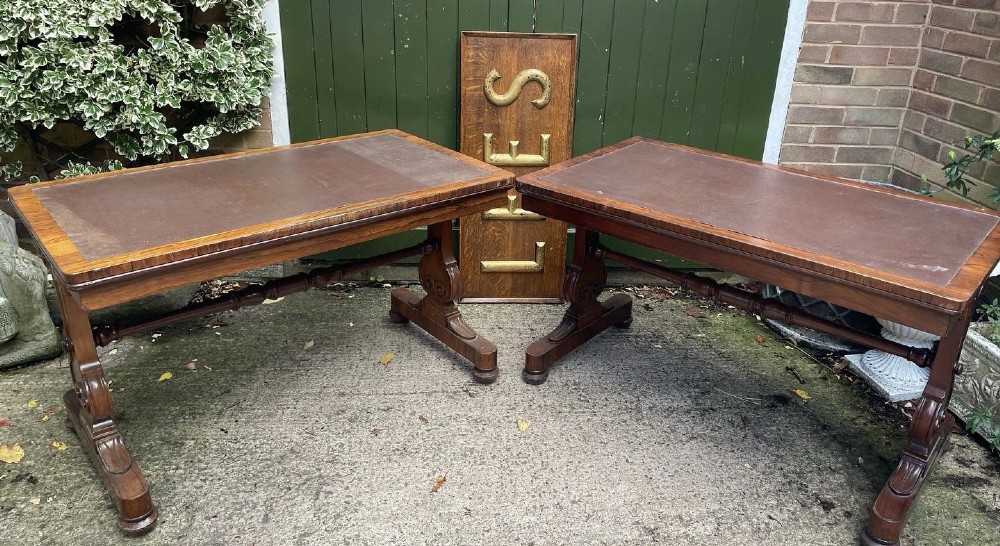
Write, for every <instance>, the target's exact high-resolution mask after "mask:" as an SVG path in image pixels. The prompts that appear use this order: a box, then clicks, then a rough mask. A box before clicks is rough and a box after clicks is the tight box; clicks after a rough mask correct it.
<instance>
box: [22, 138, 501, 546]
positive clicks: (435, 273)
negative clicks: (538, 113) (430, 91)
mask: <svg viewBox="0 0 1000 546" xmlns="http://www.w3.org/2000/svg"><path fill="white" fill-rule="evenodd" d="M380 134H388V135H395V136H397V137H401V138H403V139H406V140H408V141H409V142H411V143H416V144H418V145H420V146H423V147H425V148H428V149H431V150H434V151H436V152H438V153H440V154H444V155H447V156H450V157H453V158H455V159H457V160H459V161H460V162H461V163H462V164H465V165H469V166H474V167H476V168H478V169H481V170H482V172H483V175H482V176H479V177H477V178H474V179H469V180H462V181H459V182H454V183H450V184H445V185H442V186H438V187H433V188H430V189H427V190H421V191H418V192H415V193H409V194H403V195H399V196H394V197H387V198H383V199H379V200H376V201H374V202H371V201H369V202H363V203H355V204H350V205H346V206H343V207H338V208H337V209H335V210H324V211H317V212H315V213H310V214H307V215H303V216H299V217H293V218H286V219H283V220H280V221H276V222H270V223H267V224H263V225H257V226H252V227H250V228H243V229H239V230H234V231H232V232H226V233H218V234H215V235H212V236H209V237H202V238H199V239H196V240H187V241H180V242H178V243H176V244H170V245H166V246H162V247H155V248H146V249H141V250H139V251H135V252H129V253H125V254H119V255H114V256H111V257H108V258H100V259H93V260H87V259H85V258H84V257H83V256H82V255H81V253H80V252H79V251H78V250H77V249H76V248H75V247H74V245H73V244H72V242H71V241H70V238H69V237H68V235H67V234H66V232H64V231H63V229H62V228H61V227H60V225H59V224H58V222H57V221H56V219H55V218H53V216H52V214H51V213H50V211H49V210H48V209H46V207H45V206H44V204H43V203H42V201H41V200H40V199H39V198H38V196H37V194H36V193H35V192H36V191H37V190H38V189H40V188H46V187H49V186H52V185H56V184H62V183H74V184H80V183H86V182H87V181H88V180H93V179H99V178H104V177H108V176H115V175H116V174H115V173H105V174H99V175H94V176H91V177H87V178H84V179H73V180H71V181H56V182H50V183H42V184H35V185H28V186H21V187H17V188H13V189H11V190H10V196H11V201H12V203H13V204H14V206H15V207H16V209H17V211H18V213H19V214H20V215H21V217H22V218H23V219H24V221H25V225H26V226H27V228H28V229H29V230H30V232H31V234H32V236H33V237H34V238H35V240H36V241H37V242H38V243H39V247H40V248H41V250H42V252H43V254H44V256H45V258H46V260H47V262H48V264H49V266H50V269H51V270H52V275H53V280H54V284H55V288H56V293H57V297H58V300H59V306H60V308H61V310H62V317H63V344H64V347H65V349H66V352H67V353H68V355H69V360H70V374H71V377H72V380H73V388H72V389H70V390H69V391H67V392H66V394H65V396H64V398H63V399H64V402H65V404H66V407H67V411H68V414H69V424H70V425H71V426H72V428H73V430H75V431H76V433H77V435H78V436H79V438H80V441H81V443H82V444H83V446H84V448H85V450H86V451H87V453H88V454H89V456H90V458H91V461H92V462H93V464H94V467H95V468H96V469H97V471H98V473H99V474H100V476H101V478H102V479H103V481H104V483H105V486H106V487H107V489H108V491H109V493H110V494H111V497H112V499H113V500H114V502H115V504H116V506H117V509H118V513H119V517H118V526H119V528H120V529H121V531H122V532H123V533H124V534H127V535H141V534H144V533H147V532H149V531H151V530H152V529H153V528H154V527H155V525H156V520H157V517H158V514H157V509H156V506H155V505H154V504H153V502H152V498H151V496H150V492H149V484H148V482H147V481H146V478H145V476H144V475H143V473H142V471H141V470H140V468H139V465H138V464H137V463H136V462H135V461H134V460H133V458H132V456H131V454H130V453H129V451H128V450H127V449H126V447H125V443H124V441H123V439H122V437H121V434H120V433H119V431H118V427H117V425H116V424H115V422H114V420H113V419H112V415H113V410H112V400H111V393H110V391H109V389H108V384H107V381H106V380H105V377H104V370H103V367H102V366H101V363H100V361H99V359H98V356H97V347H98V346H100V345H104V344H107V343H109V342H110V341H112V340H114V339H117V338H119V337H120V336H123V335H129V334H134V333H138V332H142V331H146V330H149V329H152V328H158V327H161V326H164V325H166V324H170V323H173V322H177V321H179V320H186V319H190V318H194V317H199V316H204V315H206V314H211V313H215V312H219V311H224V310H230V309H236V308H239V307H243V306H245V305H253V304H257V303H261V302H262V301H264V300H265V299H268V298H272V299H273V298H278V297H281V296H284V295H286V294H291V293H295V292H300V291H303V290H307V289H309V288H312V287H319V286H324V285H326V284H328V283H330V282H333V281H335V280H338V279H341V278H343V276H344V275H346V274H348V273H350V272H354V271H362V270H364V269H368V268H370V267H372V266H375V265H380V264H386V263H391V262H394V261H397V260H399V259H402V258H405V257H409V256H412V255H416V254H423V258H422V259H421V261H420V266H419V274H420V280H421V285H422V286H423V288H424V289H425V290H426V292H427V295H426V296H425V297H423V298H420V297H418V296H417V295H415V294H414V293H412V292H411V291H410V290H408V289H406V288H397V289H395V290H393V292H392V295H391V310H390V318H391V319H392V320H393V321H395V322H406V321H412V322H414V323H415V324H416V325H418V326H420V327H421V328H423V329H425V330H426V331H427V332H429V333H430V334H431V335H433V336H434V337H436V338H437V339H438V340H440V341H441V342H443V343H444V344H445V345H447V346H449V347H451V348H452V349H454V350H455V351H457V352H458V353H459V354H461V355H462V356H463V357H465V358H467V359H468V360H470V361H471V362H472V363H473V365H474V370H473V376H474V378H475V379H476V380H477V381H479V382H481V383H490V382H492V381H494V380H495V379H496V378H497V374H498V370H497V364H496V363H497V349H496V346H495V345H494V344H493V343H492V342H490V341H488V340H486V339H484V338H483V337H482V336H479V335H478V334H477V333H476V332H475V331H474V330H473V329H472V328H470V327H469V326H468V325H467V324H466V323H465V322H464V320H463V319H462V315H461V313H460V312H459V310H458V308H457V306H456V304H455V302H456V300H458V299H459V298H460V297H461V294H462V284H461V277H460V276H459V270H458V264H457V261H456V260H455V257H454V253H453V250H452V237H451V231H452V223H453V221H454V219H456V218H458V217H460V216H462V215H465V214H471V213H475V212H479V211H482V210H486V209H489V208H493V207H497V206H499V205H501V204H502V203H504V202H506V200H507V193H508V191H509V189H510V188H511V187H512V186H513V175H512V174H511V173H509V172H507V171H504V170H502V169H499V168H496V167H492V166H489V165H486V164H484V163H482V162H479V161H476V160H474V159H472V158H469V157H467V156H464V155H461V154H459V153H457V152H454V151H451V150H448V149H446V148H443V147H441V146H437V145H435V144H432V143H430V142H427V141H425V140H422V139H419V138H417V137H413V136H411V135H407V134H405V133H402V132H400V131H396V130H389V131H380V132H377V133H369V134H367V135H353V136H350V137H340V138H334V139H326V140H322V141H316V142H309V143H302V144H296V145H293V146H288V147H280V148H273V149H267V150H255V151H251V152H244V153H239V154H231V155H228V156H216V157H211V158H204V159H197V160H192V161H185V162H178V163H172V164H169V165H164V166H156V167H149V168H144V169H133V170H129V171H127V172H128V173H131V174H134V173H136V172H143V171H146V170H152V169H171V168H176V167H178V166H185V165H187V166H190V165H197V164H198V163H199V162H204V161H230V162H234V163H233V165H234V166H235V165H237V164H238V162H239V160H240V158H241V157H246V156H253V155H256V154H267V153H281V151H282V150H288V149H294V148H297V147H300V146H314V145H317V144H324V143H327V142H333V141H338V140H343V139H349V138H360V137H364V136H374V135H380ZM196 173H197V171H196V170H195V171H194V173H191V174H196ZM224 205H225V203H220V204H219V206H224ZM421 226H428V238H427V240H426V241H425V242H424V243H421V244H420V245H417V246H414V247H410V248H406V249H401V250H399V251H396V252H390V253H388V254H383V255H381V256H376V257H374V258H371V259H368V260H363V261H359V262H354V263H351V264H347V265H344V266H340V267H335V268H323V269H318V270H314V271H312V272H310V273H303V274H299V275H294V276H291V277H287V278H284V279H279V280H275V281H271V282H268V283H266V284H265V285H263V286H251V287H249V288H247V289H245V290H242V291H240V292H236V293H233V294H229V295H227V296H225V297H223V298H220V299H218V300H213V301H209V302H205V303H200V304H196V305H192V306H190V307H188V308H185V309H182V310H179V311H176V312H172V313H169V314H167V315H164V316H161V317H158V318H155V319H152V320H148V321H144V322H142V323H138V324H132V325H127V326H102V327H99V328H92V327H91V323H90V317H89V313H90V312H91V311H94V310H98V309H102V308H106V307H109V306H112V305H116V304H119V303H124V302H127V301H131V300H135V299H138V298H141V297H145V296H148V295H152V294H158V293H161V292H164V291H166V290H169V289H171V288H175V287H179V286H183V285H186V284H191V283H197V282H201V281H205V280H209V279H213V278H216V277H219V276H223V275H228V274H233V273H237V272H241V271H245V270H248V269H252V268H255V267H260V266H264V265H269V264H274V263H280V262H283V261H286V260H290V259H294V258H298V257H302V256H306V255H311V254H316V253H319V252H324V251H328V250H333V249H337V248H342V247H345V246H348V245H351V244H354V243H358V242H363V241H368V240H371V239H375V238H379V237H383V236H386V235H391V234H394V233H398V232H401V231H405V230H409V229H413V228H417V227H421Z"/></svg>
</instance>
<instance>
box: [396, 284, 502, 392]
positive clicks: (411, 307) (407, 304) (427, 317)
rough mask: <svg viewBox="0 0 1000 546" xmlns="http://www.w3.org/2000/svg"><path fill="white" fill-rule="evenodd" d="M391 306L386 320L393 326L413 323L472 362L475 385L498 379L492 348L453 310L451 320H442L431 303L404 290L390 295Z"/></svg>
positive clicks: (398, 290) (495, 351)
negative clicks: (392, 323) (393, 323)
mask: <svg viewBox="0 0 1000 546" xmlns="http://www.w3.org/2000/svg"><path fill="white" fill-rule="evenodd" d="M391 306H392V308H391V311H390V312H389V316H390V318H391V319H392V320H393V322H407V321H409V322H413V324H415V325H417V326H419V327H420V328H422V329H424V330H425V331H427V333H428V334H430V335H432V336H434V337H435V338H437V339H438V341H440V342H441V343H444V344H445V345H447V346H448V347H450V348H451V349H453V350H454V351H455V352H457V353H458V354H460V355H462V356H463V357H464V358H466V359H467V360H469V361H470V362H472V364H473V365H474V366H475V368H474V369H473V372H472V373H473V377H475V379H476V381H477V382H479V383H492V382H494V381H496V379H497V377H499V370H498V369H497V347H496V345H494V344H493V343H492V342H491V341H488V340H486V339H485V338H483V337H482V336H480V335H478V334H476V332H475V331H474V330H473V329H472V328H471V327H469V326H468V325H467V324H466V323H465V321H464V320H463V319H462V316H461V315H460V314H458V313H459V312H458V310H457V309H455V310H454V313H456V314H455V315H454V316H451V317H446V316H442V315H444V313H441V312H438V311H439V310H437V309H434V305H433V300H431V301H428V299H427V298H426V297H425V298H423V299H421V298H420V297H418V296H417V295H416V294H414V293H413V292H411V291H410V290H409V289H407V288H397V289H395V290H393V291H392V303H391ZM428 311H430V312H428ZM394 317H401V318H402V319H403V320H402V321H400V320H397V319H396V318H394Z"/></svg>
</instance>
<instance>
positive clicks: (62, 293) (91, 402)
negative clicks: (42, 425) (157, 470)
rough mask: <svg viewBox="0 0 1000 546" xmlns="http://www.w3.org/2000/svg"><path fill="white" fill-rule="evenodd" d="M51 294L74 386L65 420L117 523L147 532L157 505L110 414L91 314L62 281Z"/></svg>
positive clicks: (134, 533) (128, 532) (66, 400)
mask: <svg viewBox="0 0 1000 546" xmlns="http://www.w3.org/2000/svg"><path fill="white" fill-rule="evenodd" d="M56 295H57V297H58V299H59V307H60V309H61V310H62V316H63V344H64V346H65V348H66V350H67V352H68V353H69V363H70V374H71V376H72V378H73V386H74V388H73V389H72V390H70V391H67V392H66V394H65V395H64V396H63V402H64V403H65V404H66V414H67V417H68V419H69V424H70V426H71V427H72V428H73V431H74V432H76V435H77V437H78V438H79V439H80V443H81V444H83V448H84V450H85V451H86V452H87V455H88V456H89V457H90V460H91V462H92V463H93V465H94V469H95V470H97V473H98V474H99V475H100V476H101V479H102V480H103V481H104V485H105V487H106V488H107V490H108V493H109V494H110V495H111V499H112V500H114V502H115V506H116V507H117V508H118V528H119V529H120V530H121V531H122V533H124V534H126V535H129V536H138V535H143V534H146V533H148V532H150V531H152V530H153V528H154V527H156V519H157V511H156V506H154V505H153V501H152V498H151V497H150V494H149V483H148V482H147V481H146V477H145V476H144V475H143V474H142V470H140V469H139V465H138V464H137V463H136V462H135V461H134V460H133V459H132V455H131V454H130V453H129V452H128V449H126V447H125V442H124V441H123V440H122V437H121V434H120V433H119V431H118V426H117V425H116V424H115V422H114V420H113V419H112V418H111V415H112V407H111V391H110V390H109V389H108V383H107V381H106V380H105V378H104V368H103V367H102V366H101V363H100V361H99V360H98V359H97V347H96V345H95V344H94V336H93V334H92V332H91V328H90V319H89V318H88V317H87V312H86V310H84V309H83V308H81V307H80V306H79V305H78V304H77V303H76V301H75V300H74V299H73V296H72V295H71V294H70V293H69V291H68V290H67V289H66V287H65V286H63V285H62V283H59V282H56Z"/></svg>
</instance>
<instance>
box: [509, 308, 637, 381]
mask: <svg viewBox="0 0 1000 546" xmlns="http://www.w3.org/2000/svg"><path fill="white" fill-rule="evenodd" d="M601 307H602V309H603V312H602V313H601V315H600V316H599V317H597V318H596V319H593V320H592V321H591V322H589V323H586V324H581V321H579V320H578V319H576V318H574V317H572V316H570V314H569V312H567V314H566V316H565V317H564V318H563V321H562V323H561V324H559V326H557V327H556V329H555V330H553V331H552V332H551V333H550V334H549V335H547V336H545V337H543V338H542V339H539V340H538V341H536V342H534V343H532V344H531V345H529V346H528V348H527V350H525V355H524V371H523V372H522V377H523V378H524V382H525V383H529V384H532V385H540V384H542V383H544V382H545V380H546V379H547V378H548V376H549V366H551V365H552V364H553V363H555V361H556V360H559V359H560V358H562V357H563V356H565V355H567V354H568V353H569V352H570V351H572V350H573V349H576V348H577V347H579V346H580V345H583V344H584V343H585V342H586V341H587V340H588V339H590V338H592V337H594V336H596V335H597V334H599V333H601V332H603V331H604V330H607V329H608V327H609V326H612V325H615V326H620V327H627V326H628V325H629V324H631V323H632V298H630V297H629V296H627V295H625V294H616V295H614V296H612V297H610V298H608V299H607V300H606V301H604V302H602V303H601Z"/></svg>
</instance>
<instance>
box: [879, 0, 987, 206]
mask: <svg viewBox="0 0 1000 546" xmlns="http://www.w3.org/2000/svg"><path fill="white" fill-rule="evenodd" d="M998 113H1000V1H996V0H987V1H983V0H934V2H933V4H932V6H931V10H930V18H929V20H928V24H927V25H926V27H925V28H924V34H923V42H922V47H921V54H920V59H919V62H918V63H917V68H916V70H915V72H914V77H913V90H912V92H911V95H910V104H909V109H908V111H907V112H906V115H905V116H904V119H903V125H902V130H901V133H900V139H899V149H898V150H897V151H896V156H895V158H894V162H893V173H892V181H893V182H894V183H896V184H900V185H903V186H908V187H914V186H917V185H919V184H920V182H921V179H920V177H921V176H923V177H925V178H926V179H927V180H928V181H930V182H931V183H934V182H942V181H943V179H944V177H943V176H942V173H941V170H940V169H941V164H942V163H944V162H947V161H948V159H947V154H948V151H949V150H957V149H958V148H956V147H955V146H954V144H959V145H960V144H961V142H962V139H963V138H964V137H965V135H967V134H987V133H992V132H993V131H995V130H997V129H998V128H1000V114H998ZM972 174H973V175H974V176H975V177H976V178H977V179H978V180H980V181H982V182H985V184H983V183H980V184H978V185H977V187H976V188H974V189H973V190H972V192H971V193H970V194H969V197H970V198H972V199H974V200H975V201H978V202H981V203H989V202H990V197H991V195H992V194H993V191H994V187H996V186H1000V165H998V164H997V163H995V162H989V163H988V164H987V163H980V164H978V165H977V166H976V168H975V169H974V170H973V173H972Z"/></svg>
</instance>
